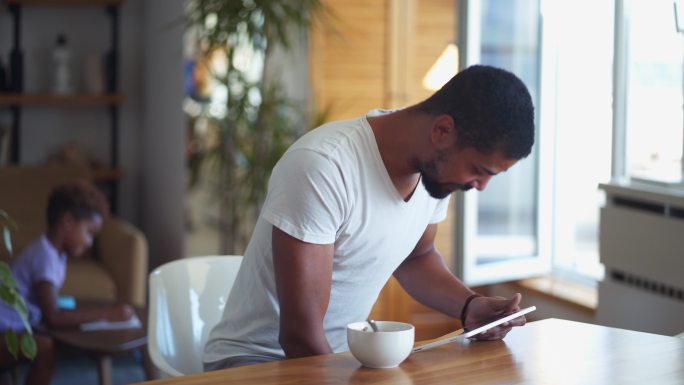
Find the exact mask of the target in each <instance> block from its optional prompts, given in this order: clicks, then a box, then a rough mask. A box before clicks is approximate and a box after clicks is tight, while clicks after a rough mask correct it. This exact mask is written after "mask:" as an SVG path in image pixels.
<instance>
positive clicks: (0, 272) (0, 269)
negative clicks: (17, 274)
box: [0, 261, 19, 288]
mask: <svg viewBox="0 0 684 385" xmlns="http://www.w3.org/2000/svg"><path fill="white" fill-rule="evenodd" d="M0 284H1V285H7V286H9V287H11V288H18V287H19V286H18V285H17V281H15V280H14V275H12V269H11V268H10V266H9V265H8V264H7V263H6V262H4V261H0Z"/></svg>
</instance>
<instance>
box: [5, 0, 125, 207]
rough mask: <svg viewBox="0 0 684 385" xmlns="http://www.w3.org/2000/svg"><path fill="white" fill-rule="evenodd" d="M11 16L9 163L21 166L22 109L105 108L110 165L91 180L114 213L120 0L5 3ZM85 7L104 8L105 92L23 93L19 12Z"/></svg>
mask: <svg viewBox="0 0 684 385" xmlns="http://www.w3.org/2000/svg"><path fill="white" fill-rule="evenodd" d="M4 3H5V4H6V5H7V6H8V7H9V11H10V13H11V16H12V23H13V25H12V49H11V52H10V63H9V64H10V65H9V67H10V72H11V82H10V88H11V90H10V92H9V93H0V107H5V108H9V109H10V110H11V116H12V127H11V134H10V135H11V142H10V161H11V162H12V163H14V164H20V163H21V160H22V159H21V148H22V147H21V145H22V143H21V111H22V108H25V107H52V108H94V107H104V108H107V109H108V112H109V164H108V166H107V167H105V168H101V169H96V170H93V177H94V178H95V180H96V181H97V182H99V183H104V184H106V185H107V188H108V190H109V195H110V203H111V208H112V211H113V212H116V208H117V196H118V191H117V190H118V188H117V187H118V186H117V185H118V183H117V182H118V180H119V179H120V178H121V177H122V175H123V172H122V171H121V170H120V169H119V158H118V152H119V108H120V105H121V104H122V103H123V101H124V96H123V94H121V93H119V91H118V71H119V49H118V46H119V6H120V5H121V4H122V3H123V0H5V1H4ZM47 6H49V7H63V6H88V7H103V8H104V9H105V10H106V12H107V15H108V16H109V20H110V43H109V51H108V52H107V54H106V57H105V92H104V93H102V94H92V93H74V94H69V95H54V94H50V93H25V92H24V79H23V76H24V54H23V52H22V46H21V38H22V12H23V11H24V8H26V7H47Z"/></svg>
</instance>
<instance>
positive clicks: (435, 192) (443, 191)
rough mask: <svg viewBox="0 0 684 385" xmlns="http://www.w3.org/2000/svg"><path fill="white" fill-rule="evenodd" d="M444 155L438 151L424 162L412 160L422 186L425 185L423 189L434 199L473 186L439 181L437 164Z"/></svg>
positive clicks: (466, 189)
mask: <svg viewBox="0 0 684 385" xmlns="http://www.w3.org/2000/svg"><path fill="white" fill-rule="evenodd" d="M445 155H446V152H440V153H438V154H437V157H436V159H432V160H429V161H426V162H421V161H419V160H417V159H415V160H414V161H413V162H412V163H413V166H414V167H415V168H416V169H417V170H418V172H419V173H420V180H421V182H422V183H423V187H425V191H427V192H428V194H430V196H431V197H433V198H435V199H444V198H446V197H448V196H449V194H451V193H452V192H454V191H468V190H470V189H471V188H473V186H471V185H463V184H458V183H441V182H439V180H438V179H437V178H438V174H439V172H438V171H437V168H438V167H437V164H438V163H441V162H443V160H444V157H445Z"/></svg>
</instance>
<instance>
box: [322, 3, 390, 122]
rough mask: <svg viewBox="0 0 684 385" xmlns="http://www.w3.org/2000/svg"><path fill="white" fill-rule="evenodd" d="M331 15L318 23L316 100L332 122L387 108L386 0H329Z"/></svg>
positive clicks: (328, 6)
mask: <svg viewBox="0 0 684 385" xmlns="http://www.w3.org/2000/svg"><path fill="white" fill-rule="evenodd" d="M324 3H325V5H326V7H327V9H328V11H329V13H330V15H329V16H328V17H326V18H325V19H324V20H323V22H322V23H319V24H317V25H315V26H314V29H313V33H312V39H311V41H312V46H311V69H312V79H311V82H312V84H313V89H314V103H315V106H316V109H317V110H318V111H321V110H323V109H325V108H331V110H330V115H329V116H327V118H328V120H336V119H346V118H351V117H356V116H360V115H362V114H365V113H366V112H368V111H369V110H371V109H373V108H381V107H384V94H385V67H386V63H385V55H384V52H385V46H386V34H385V30H386V19H385V7H386V5H385V1H380V0H374V1H367V0H326V1H324Z"/></svg>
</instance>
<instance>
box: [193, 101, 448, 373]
mask: <svg viewBox="0 0 684 385" xmlns="http://www.w3.org/2000/svg"><path fill="white" fill-rule="evenodd" d="M380 113H383V112H382V111H378V110H376V111H371V113H369V115H372V114H380ZM448 199H449V198H445V199H442V200H438V199H435V198H432V197H430V195H429V194H428V193H427V191H425V189H424V187H423V185H422V183H418V186H417V187H416V190H415V191H414V193H413V195H412V196H411V198H410V200H409V201H408V202H406V201H404V200H403V198H402V197H401V196H400V195H399V192H398V191H397V190H396V188H395V187H394V184H393V183H392V181H391V180H390V177H389V175H388V173H387V170H386V168H385V166H384V163H383V162H382V159H381V157H380V152H379V151H378V147H377V144H376V142H375V136H374V134H373V131H372V130H371V127H370V125H369V124H368V121H367V119H366V117H365V116H364V117H361V118H358V119H353V120H346V121H338V122H333V123H328V124H325V125H323V126H321V127H319V128H317V129H315V130H313V131H311V132H309V133H307V134H306V135H304V136H302V137H301V138H300V139H299V140H298V141H297V142H296V143H295V144H294V145H292V147H291V148H290V149H288V151H287V152H286V153H285V155H283V157H282V158H281V159H280V161H279V162H278V164H276V166H275V167H274V169H273V173H272V175H271V179H270V181H269V189H268V195H267V197H266V201H265V203H264V207H263V209H262V212H261V215H260V217H259V219H258V221H257V224H256V227H255V230H254V233H253V234H252V238H251V240H250V242H249V245H248V246H247V250H246V251H245V255H244V260H243V262H242V265H241V267H240V272H239V273H238V277H237V280H236V282H235V285H234V286H233V289H232V291H231V293H230V296H229V298H228V302H227V304H226V308H225V311H224V313H223V317H222V320H221V321H220V322H219V323H218V324H217V325H216V326H215V327H214V329H213V330H212V332H211V334H210V336H209V341H208V342H207V345H206V347H205V355H204V362H207V363H210V362H216V361H219V360H222V359H225V358H228V357H233V356H243V355H250V356H262V357H272V358H274V359H281V358H285V354H284V352H283V350H282V348H281V347H280V344H279V343H278V335H279V313H280V310H279V304H278V297H277V293H276V286H275V278H274V273H273V263H272V260H273V256H272V250H271V232H272V228H273V227H272V226H276V227H278V228H279V229H281V230H282V231H284V232H286V233H287V234H289V235H291V236H293V237H295V238H297V239H300V240H302V241H304V242H308V243H315V244H330V243H334V244H335V252H334V257H333V273H332V288H331V292H330V302H329V305H328V309H327V312H326V314H325V318H324V322H323V323H324V329H325V335H326V337H327V339H328V342H329V343H330V346H331V347H332V349H333V351H335V352H341V351H346V350H348V347H347V338H346V329H345V328H346V325H347V324H348V323H351V322H356V321H361V320H364V319H366V317H367V316H368V314H369V313H370V310H371V308H372V306H373V304H374V303H375V300H376V299H377V296H378V294H379V293H380V290H381V289H382V287H383V286H384V285H385V283H386V282H387V280H388V279H389V278H390V276H391V275H392V273H393V272H394V270H395V269H396V268H397V267H398V266H399V264H401V262H402V261H404V259H406V257H407V256H408V255H409V253H410V252H411V251H412V250H413V248H414V247H415V245H416V243H417V242H418V240H419V239H420V237H421V236H422V235H423V233H424V232H425V229H426V227H427V225H428V224H430V223H437V222H439V221H441V220H443V219H444V218H445V217H446V212H447V206H448ZM292 279H297V277H292Z"/></svg>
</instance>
